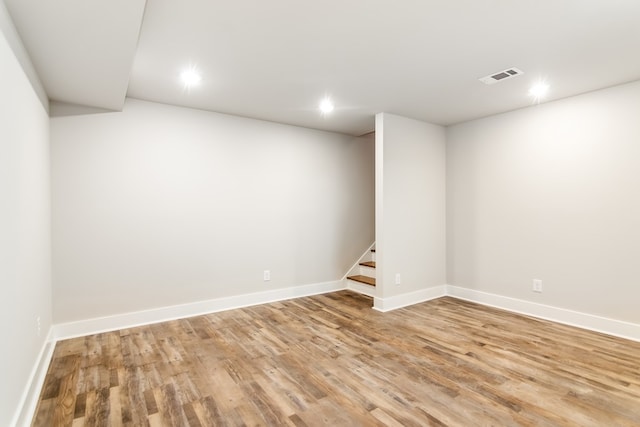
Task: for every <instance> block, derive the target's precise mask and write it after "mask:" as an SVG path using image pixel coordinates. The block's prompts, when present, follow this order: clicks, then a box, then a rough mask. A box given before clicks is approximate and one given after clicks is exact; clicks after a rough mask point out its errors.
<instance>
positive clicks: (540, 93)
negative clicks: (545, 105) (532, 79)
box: [529, 82, 549, 102]
mask: <svg viewBox="0 0 640 427" xmlns="http://www.w3.org/2000/svg"><path fill="white" fill-rule="evenodd" d="M547 93H549V85H548V84H547V83H545V82H538V83H536V84H535V85H533V86H532V87H531V89H529V95H531V96H532V97H533V99H535V100H536V101H538V102H539V101H540V100H541V99H543V98H544V97H545V96H546V95H547Z"/></svg>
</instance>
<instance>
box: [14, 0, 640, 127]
mask: <svg viewBox="0 0 640 427" xmlns="http://www.w3.org/2000/svg"><path fill="white" fill-rule="evenodd" d="M4 1H5V2H6V3H7V6H8V8H9V11H10V13H11V14H12V16H13V18H14V21H15V23H16V26H17V28H18V31H19V33H20V34H21V36H22V38H23V40H24V42H25V44H26V46H27V50H28V51H29V52H30V55H31V56H32V59H33V61H34V63H35V66H36V69H37V70H38V73H39V75H40V77H41V79H42V80H43V83H44V85H45V89H46V90H47V93H48V95H49V97H50V98H51V99H52V100H55V101H64V102H71V103H76V104H83V105H88V106H92V107H100V108H110V109H119V108H121V106H122V103H123V101H124V96H125V91H126V94H127V96H130V97H135V98H139V99H145V100H150V101H157V102H162V103H167V104H174V105H182V106H187V107H194V108H200V109H205V110H211V111H217V112H223V113H231V114H237V115H241V116H246V117H254V118H259V119H264V120H271V121H276V122H282V123H288V124H293V125H299V126H306V127H311V128H317V129H325V130H330V131H336V132H343V133H348V134H354V135H360V134H364V133H367V132H370V131H372V130H373V128H374V118H373V116H374V115H375V113H378V112H382V111H384V112H389V113H395V114H399V115H403V116H407V117H413V118H416V119H420V120H424V121H428V122H432V123H436V124H442V125H448V124H453V123H457V122H462V121H467V120H470V119H474V118H478V117H483V116H487V115H491V114H495V113H499V112H504V111H509V110H513V109H517V108H522V107H525V106H528V105H531V103H532V100H531V98H530V97H529V96H528V95H527V91H528V89H529V87H530V86H531V85H532V84H533V83H534V82H536V81H538V80H540V79H545V80H546V81H547V82H548V83H549V84H550V85H551V92H550V96H549V98H548V99H558V98H563V97H567V96H572V95H576V94H579V93H584V92H588V91H591V90H595V89H600V88H604V87H608V86H612V85H616V84H620V83H624V82H629V81H633V80H638V79H640V1H638V0H535V1H533V0H485V1H478V0H437V1H436V0H348V1H344V0H341V1H338V0H324V1H315V2H312V1H308V0H270V1H264V0H233V1H212V0H180V1H176V0H147V1H146V7H145V6H144V3H145V2H144V0H57V1H55V2H54V1H51V0H4ZM143 8H144V17H143V16H142V11H143ZM138 30H139V40H138ZM190 65H192V66H195V67H197V68H198V69H199V70H200V71H201V73H202V76H203V81H202V84H201V85H200V86H199V87H198V88H193V89H191V90H190V91H187V90H185V89H184V88H183V86H182V85H181V83H180V82H179V78H178V77H179V74H180V72H181V71H182V70H183V69H184V68H186V67H188V66H190ZM509 67H517V68H519V69H521V70H523V71H524V72H525V74H524V75H523V76H520V77H515V78H512V79H509V80H507V81H504V82H501V83H498V84H495V85H492V86H486V85H484V84H482V83H480V82H479V81H478V78H480V77H484V76H486V75H488V74H492V73H494V72H497V71H501V70H503V69H505V68H509ZM325 95H329V96H330V97H331V98H332V99H333V100H334V102H335V104H336V109H335V111H334V112H333V113H331V114H330V115H328V116H326V117H325V116H322V115H321V114H320V113H319V112H318V109H317V106H318V103H319V102H320V100H321V98H322V97H323V96H325Z"/></svg>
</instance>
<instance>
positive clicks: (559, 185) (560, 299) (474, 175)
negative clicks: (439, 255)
mask: <svg viewBox="0 0 640 427" xmlns="http://www.w3.org/2000/svg"><path fill="white" fill-rule="evenodd" d="M639 165H640V82H636V83H631V84H626V85H622V86H618V87H614V88H610V89H606V90H601V91H597V92H592V93H589V94H585V95H581V96H576V97H573V98H569V99H565V100H562V101H557V102H552V103H548V104H542V105H539V106H535V107H532V108H528V109H524V110H519V111H515V112H511V113H506V114H502V115H499V116H494V117H489V118H485V119H481V120H476V121H473V122H469V123H464V124H460V125H457V126H452V127H450V128H448V129H447V186H448V206H447V209H448V217H447V224H448V281H449V284H451V285H456V286H461V287H466V288H471V289H474V290H479V291H484V292H489V293H494V294H499V295H503V296H508V297H514V298H518V299H523V300H528V301H533V302H537V303H542V304H547V305H552V306H556V307H560V308H566V309H571V310H575V311H580V312H585V313H590V314H594V315H600V316H604V317H609V318H612V319H618V320H623V321H628V322H635V323H640V309H639V305H638V303H639V302H640V284H639V281H638V278H639V277H640V263H639V262H638V260H639V259H640V166H639ZM534 278H535V279H542V280H543V293H541V294H537V293H532V291H531V286H532V279H534Z"/></svg>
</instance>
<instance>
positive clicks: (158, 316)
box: [53, 280, 346, 341]
mask: <svg viewBox="0 0 640 427" xmlns="http://www.w3.org/2000/svg"><path fill="white" fill-rule="evenodd" d="M343 289H346V285H345V284H344V282H343V281H342V280H336V281H332V282H324V283H315V284H311V285H302V286H293V287H290V288H284V289H274V290H271V291H265V292H255V293H252V294H245V295H236V296H231V297H224V298H216V299H211V300H207V301H198V302H193V303H188V304H181V305H174V306H169V307H161V308H155V309H151V310H144V311H137V312H132V313H123V314H116V315H113V316H107V317H100V318H94V319H87V320H80V321H77V322H69V323H60V324H57V325H54V326H53V337H54V339H55V340H56V341H59V340H62V339H69V338H75V337H80V336H85V335H93V334H98V333H103V332H110V331H115V330H118V329H125V328H132V327H136V326H142V325H149V324H152V323H159V322H166V321H169V320H176V319H184V318H187V317H193V316H199V315H202V314H208V313H215V312H218V311H226V310H232V309H234V308H242V307H249V306H252V305H259V304H266V303H269V302H275V301H284V300H288V299H292V298H300V297H306V296H311V295H318V294H325V293H329V292H335V291H339V290H343Z"/></svg>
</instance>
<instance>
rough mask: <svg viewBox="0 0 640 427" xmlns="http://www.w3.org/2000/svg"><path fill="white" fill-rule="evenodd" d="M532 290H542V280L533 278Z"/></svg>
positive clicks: (539, 291)
mask: <svg viewBox="0 0 640 427" xmlns="http://www.w3.org/2000/svg"><path fill="white" fill-rule="evenodd" d="M532 290H533V292H538V293H541V292H542V280H540V279H533V287H532Z"/></svg>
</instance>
